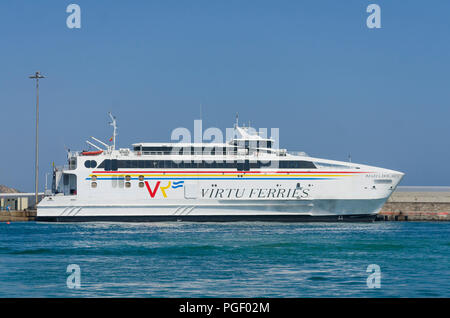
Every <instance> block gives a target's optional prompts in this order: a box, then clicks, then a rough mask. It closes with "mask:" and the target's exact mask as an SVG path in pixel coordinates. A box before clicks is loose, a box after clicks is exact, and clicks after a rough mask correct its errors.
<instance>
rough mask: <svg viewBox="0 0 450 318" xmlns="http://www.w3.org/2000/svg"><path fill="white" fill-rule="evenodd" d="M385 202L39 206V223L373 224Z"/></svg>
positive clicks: (327, 201) (308, 201) (321, 201)
mask: <svg viewBox="0 0 450 318" xmlns="http://www.w3.org/2000/svg"><path fill="white" fill-rule="evenodd" d="M384 202H385V199H372V200H298V201H292V200H291V201H284V202H283V201H282V202H274V201H267V202H265V201H263V202H255V201H244V202H239V201H231V202H228V203H225V202H220V201H218V202H216V204H215V205H213V204H204V203H203V204H198V205H195V204H193V205H152V206H138V205H134V206H132V205H128V206H125V205H115V206H113V205H109V206H98V205H96V206H71V207H57V206H54V207H51V206H46V207H44V206H41V207H40V208H39V209H38V216H37V221H42V222H89V221H92V222H108V221H109V222H167V221H188V222H236V221H244V222H247V221H262V222H320V221H325V222H335V221H357V222H358V221H373V220H374V219H375V217H376V214H377V213H378V212H379V211H380V209H381V207H382V206H383V204H384Z"/></svg>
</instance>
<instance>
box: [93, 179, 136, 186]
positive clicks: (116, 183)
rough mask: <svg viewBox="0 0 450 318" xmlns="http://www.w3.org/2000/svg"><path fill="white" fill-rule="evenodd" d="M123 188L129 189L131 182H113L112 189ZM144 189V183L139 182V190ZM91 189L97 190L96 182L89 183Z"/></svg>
mask: <svg viewBox="0 0 450 318" xmlns="http://www.w3.org/2000/svg"><path fill="white" fill-rule="evenodd" d="M124 186H125V188H131V182H128V181H127V182H123V180H122V182H120V180H119V181H116V182H115V183H114V182H113V188H117V187H119V188H123V187H124ZM143 187H144V182H139V188H143ZM91 188H97V182H95V181H94V182H91Z"/></svg>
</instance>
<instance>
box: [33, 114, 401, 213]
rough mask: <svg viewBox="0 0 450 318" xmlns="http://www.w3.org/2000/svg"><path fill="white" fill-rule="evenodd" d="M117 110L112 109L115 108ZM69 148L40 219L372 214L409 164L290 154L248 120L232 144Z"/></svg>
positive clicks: (145, 144) (45, 199)
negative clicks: (398, 166) (391, 166)
mask: <svg viewBox="0 0 450 318" xmlns="http://www.w3.org/2000/svg"><path fill="white" fill-rule="evenodd" d="M111 117H112V116H111ZM112 119H113V122H112V123H111V124H112V125H113V127H114V134H113V138H112V141H113V144H112V145H110V146H109V145H107V144H106V143H103V142H101V141H99V140H98V139H95V138H93V140H94V141H96V142H97V143H99V144H101V145H102V146H103V147H100V146H97V145H96V144H94V143H91V142H89V144H91V145H92V146H94V147H95V148H97V149H98V151H93V152H81V153H69V155H68V166H66V167H64V168H55V169H54V173H53V195H52V196H48V197H45V198H44V199H43V200H42V201H41V202H40V203H39V205H38V209H37V220H38V221H59V222H73V221H133V222H134V221H171V220H173V221H179V220H181V221H183V220H187V221H237V220H243V221H251V220H257V221H286V222H291V221H292V222H293V221H320V220H325V221H341V220H342V221H360V220H361V221H362V220H373V219H374V218H375V216H376V214H377V213H378V212H379V211H380V209H381V208H382V206H383V204H384V202H385V201H386V200H387V199H388V198H389V196H390V195H391V194H392V192H393V191H394V189H395V188H396V187H397V185H398V183H399V182H400V180H401V179H402V177H403V173H401V172H397V171H393V170H387V169H382V168H377V167H372V166H367V165H361V164H356V163H350V162H340V161H333V160H326V159H319V158H312V157H309V156H308V155H306V154H305V153H297V154H291V153H288V152H287V151H286V150H285V149H277V148H275V147H274V140H272V139H270V138H263V137H261V136H260V135H259V134H257V133H254V132H253V130H252V129H250V128H249V127H239V126H238V125H237V124H236V125H235V132H236V134H235V136H236V137H235V138H233V139H232V140H231V141H229V142H226V143H214V144H212V143H203V144H201V143H136V144H133V145H132V146H133V147H132V149H128V148H125V149H123V148H121V149H116V147H115V146H116V145H115V138H116V134H117V133H116V122H115V118H114V117H112Z"/></svg>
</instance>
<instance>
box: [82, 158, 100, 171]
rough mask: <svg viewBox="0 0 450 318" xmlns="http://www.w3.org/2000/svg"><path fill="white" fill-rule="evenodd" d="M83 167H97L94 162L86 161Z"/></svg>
mask: <svg viewBox="0 0 450 318" xmlns="http://www.w3.org/2000/svg"><path fill="white" fill-rule="evenodd" d="M84 166H85V167H86V168H88V169H89V168H95V167H97V161H95V160H86V161H85V162H84Z"/></svg>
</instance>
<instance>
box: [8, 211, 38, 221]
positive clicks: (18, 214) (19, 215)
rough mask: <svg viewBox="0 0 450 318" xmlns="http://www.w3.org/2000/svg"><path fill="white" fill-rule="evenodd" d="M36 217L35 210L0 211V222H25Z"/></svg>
mask: <svg viewBox="0 0 450 318" xmlns="http://www.w3.org/2000/svg"><path fill="white" fill-rule="evenodd" d="M35 219H36V210H26V211H0V222H25V221H34V220H35Z"/></svg>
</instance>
